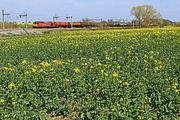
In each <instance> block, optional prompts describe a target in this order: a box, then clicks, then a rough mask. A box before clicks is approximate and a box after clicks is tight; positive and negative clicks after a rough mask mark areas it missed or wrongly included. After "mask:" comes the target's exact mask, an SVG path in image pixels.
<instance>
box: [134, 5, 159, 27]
mask: <svg viewBox="0 0 180 120" xmlns="http://www.w3.org/2000/svg"><path fill="white" fill-rule="evenodd" d="M131 14H132V15H134V16H135V18H136V20H137V21H138V24H139V25H145V26H147V25H150V24H154V23H155V22H157V20H159V19H160V18H161V14H160V13H159V12H157V10H156V9H155V8H154V7H153V6H151V5H142V6H135V7H133V8H132V9H131Z"/></svg>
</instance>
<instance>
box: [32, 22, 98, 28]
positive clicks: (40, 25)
mask: <svg viewBox="0 0 180 120" xmlns="http://www.w3.org/2000/svg"><path fill="white" fill-rule="evenodd" d="M90 26H91V27H95V26H96V23H95V22H88V23H84V22H44V21H35V22H33V28H60V27H61V28H71V27H74V28H82V27H90Z"/></svg>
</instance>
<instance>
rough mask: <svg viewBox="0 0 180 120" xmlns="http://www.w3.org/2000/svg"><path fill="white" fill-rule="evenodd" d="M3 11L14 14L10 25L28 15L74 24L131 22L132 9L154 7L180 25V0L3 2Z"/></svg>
mask: <svg viewBox="0 0 180 120" xmlns="http://www.w3.org/2000/svg"><path fill="white" fill-rule="evenodd" d="M0 1H1V3H0V9H5V10H6V12H8V13H11V16H9V17H8V18H6V19H7V20H9V21H13V20H16V21H18V20H22V19H20V18H18V14H20V13H23V11H25V12H27V13H28V17H29V20H31V21H34V20H49V21H51V20H52V16H54V15H57V16H59V17H60V18H61V19H60V20H64V19H65V17H66V16H73V20H81V19H82V18H86V17H88V18H103V19H105V20H107V19H111V18H112V19H126V20H131V19H133V16H131V14H130V11H131V8H132V7H133V6H137V5H145V4H148V5H153V6H154V7H155V8H156V9H157V11H159V12H160V13H161V14H162V16H163V18H167V19H170V20H172V21H180V15H179V12H180V0H161V1H160V0H29V1H27V0H0ZM1 18H2V17H1V16H0V19H1Z"/></svg>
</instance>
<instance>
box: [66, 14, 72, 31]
mask: <svg viewBox="0 0 180 120" xmlns="http://www.w3.org/2000/svg"><path fill="white" fill-rule="evenodd" d="M72 18H73V17H72V16H68V17H66V19H67V20H68V19H71V21H70V24H71V28H73V23H72Z"/></svg>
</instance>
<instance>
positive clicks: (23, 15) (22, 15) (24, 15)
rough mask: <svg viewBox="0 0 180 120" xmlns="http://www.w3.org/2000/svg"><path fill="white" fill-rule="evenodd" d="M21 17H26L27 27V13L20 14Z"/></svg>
mask: <svg viewBox="0 0 180 120" xmlns="http://www.w3.org/2000/svg"><path fill="white" fill-rule="evenodd" d="M19 17H20V18H22V17H25V19H26V28H27V13H26V14H21V15H19Z"/></svg>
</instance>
